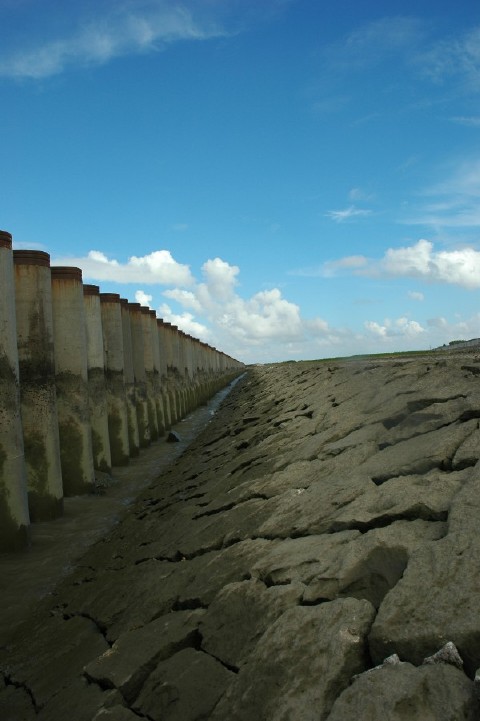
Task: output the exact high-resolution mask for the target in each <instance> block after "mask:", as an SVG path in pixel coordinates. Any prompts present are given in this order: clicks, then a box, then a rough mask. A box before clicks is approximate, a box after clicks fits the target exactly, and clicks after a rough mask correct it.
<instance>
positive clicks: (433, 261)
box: [378, 240, 480, 289]
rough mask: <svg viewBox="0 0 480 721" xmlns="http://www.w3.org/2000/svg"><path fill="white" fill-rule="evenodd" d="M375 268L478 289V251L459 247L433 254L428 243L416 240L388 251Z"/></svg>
mask: <svg viewBox="0 0 480 721" xmlns="http://www.w3.org/2000/svg"><path fill="white" fill-rule="evenodd" d="M378 269H379V270H380V272H381V273H385V274H387V275H392V276H410V277H414V278H423V279H424V280H426V281H431V282H439V283H451V284H454V285H460V286H462V287H464V288H469V289H473V288H478V287H480V252H479V251H477V250H474V249H473V248H462V249H459V250H441V251H437V252H435V251H434V250H433V243H432V242H431V241H429V240H419V241H418V243H416V244H415V245H412V246H409V247H406V248H396V249H394V248H389V249H388V250H387V252H386V253H385V256H384V258H383V259H382V260H381V261H380V263H379V264H378Z"/></svg>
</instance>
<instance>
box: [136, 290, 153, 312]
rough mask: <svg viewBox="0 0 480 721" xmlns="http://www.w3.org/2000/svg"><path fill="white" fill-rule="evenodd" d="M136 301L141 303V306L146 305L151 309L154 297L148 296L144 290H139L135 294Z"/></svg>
mask: <svg viewBox="0 0 480 721" xmlns="http://www.w3.org/2000/svg"><path fill="white" fill-rule="evenodd" d="M135 300H136V301H137V303H140V305H146V306H148V307H149V308H151V307H152V306H151V302H152V300H153V296H152V295H147V293H145V292H144V291H143V290H137V291H136V292H135Z"/></svg>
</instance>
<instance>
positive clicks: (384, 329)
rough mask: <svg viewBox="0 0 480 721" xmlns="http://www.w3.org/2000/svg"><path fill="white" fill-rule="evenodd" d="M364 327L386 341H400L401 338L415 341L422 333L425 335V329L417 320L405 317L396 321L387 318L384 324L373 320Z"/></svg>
mask: <svg viewBox="0 0 480 721" xmlns="http://www.w3.org/2000/svg"><path fill="white" fill-rule="evenodd" d="M364 326H365V328H366V329H367V331H368V332H369V333H371V334H373V335H374V336H376V337H378V338H382V339H385V340H387V339H391V338H396V339H398V338H399V337H401V336H403V337H406V338H408V339H414V338H416V337H417V336H418V335H420V334H421V333H425V328H423V327H422V326H421V325H420V323H418V322H417V321H416V320H409V319H408V318H406V317H405V316H402V317H400V318H397V319H396V320H391V319H390V318H385V320H384V321H383V324H380V323H377V322H376V321H371V320H370V321H365V323H364Z"/></svg>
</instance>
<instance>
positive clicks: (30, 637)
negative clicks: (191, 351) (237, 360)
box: [0, 352, 480, 721]
mask: <svg viewBox="0 0 480 721" xmlns="http://www.w3.org/2000/svg"><path fill="white" fill-rule="evenodd" d="M479 420H480V356H477V355H475V353H466V352H457V353H452V354H444V353H432V354H430V355H425V356H412V357H407V358H397V359H386V360H375V361H373V360H368V359H367V360H365V361H348V362H347V361H345V362H344V361H342V362H332V361H330V362H309V363H287V364H279V365H272V366H260V367H255V368H253V369H251V370H249V372H248V374H247V375H246V376H245V378H244V379H243V380H241V381H240V382H239V383H238V384H237V386H236V387H235V388H234V389H233V391H232V392H231V394H230V395H229V397H228V398H227V400H226V401H225V402H224V404H223V406H222V408H221V411H220V412H219V413H218V414H217V415H216V416H215V417H214V418H213V420H212V422H211V423H210V424H209V426H208V428H207V429H206V431H204V432H203V434H202V435H201V436H200V437H199V438H198V439H197V441H196V442H195V443H194V444H193V445H192V446H191V447H190V448H189V449H188V450H187V452H186V453H185V455H184V456H183V457H182V458H181V459H180V460H179V461H178V462H177V463H176V464H175V466H174V467H172V468H171V469H170V470H169V471H168V472H166V473H164V474H163V475H162V477H161V478H159V479H158V481H156V482H155V483H154V484H152V486H151V487H149V488H148V489H147V491H144V492H142V495H141V496H140V497H139V499H138V501H137V502H136V504H135V505H133V506H132V507H131V509H130V510H129V512H128V513H127V514H126V515H125V517H124V518H123V520H122V521H121V522H120V523H119V524H118V525H117V526H116V527H115V528H114V529H113V530H112V531H111V532H110V533H109V534H108V536H107V537H106V538H104V539H103V540H102V541H101V542H99V543H97V544H96V545H94V546H92V547H91V549H90V550H89V551H88V552H87V553H86V555H85V556H84V557H83V558H82V560H81V561H80V563H79V564H78V565H77V567H76V568H75V569H74V572H73V573H72V574H71V575H70V576H69V577H67V578H66V579H65V580H64V581H63V582H62V583H61V584H60V585H59V586H58V587H57V589H56V591H55V593H54V594H52V595H50V596H49V597H47V598H45V599H44V600H43V601H42V602H41V603H40V604H39V605H38V607H37V609H36V611H35V613H34V614H33V615H32V616H31V617H30V618H28V619H26V621H25V623H24V624H23V625H22V627H21V628H20V629H19V630H18V631H17V632H16V633H15V635H14V636H13V637H12V638H11V639H9V640H8V641H7V642H6V644H5V645H4V646H3V648H2V650H1V658H0V668H1V673H2V676H0V679H1V678H3V682H2V681H1V680H0V717H1V718H5V719H12V721H13V719H17V718H19V719H20V718H21V719H25V721H30V719H32V720H33V719H39V720H40V721H47V720H48V721H57V719H58V720H59V721H60V720H61V721H63V720H64V719H65V718H69V719H71V721H91V720H92V719H95V721H101V720H105V721H107V720H108V719H112V720H115V721H117V720H118V721H123V720H125V721H128V720H130V721H134V720H135V719H138V718H139V717H140V718H146V719H150V720H153V721H160V720H161V721H201V720H205V719H209V720H211V721H227V719H228V721H252V719H255V720H258V721H260V720H261V721H340V720H342V721H350V720H351V721H353V720H354V719H355V720H356V721H358V719H361V720H362V719H363V720H365V721H367V719H368V721H376V720H377V719H378V721H380V719H382V721H383V720H384V719H389V721H407V719H408V721H420V720H422V721H424V720H425V719H435V720H436V721H437V720H438V721H443V720H445V721H447V719H455V721H462V720H463V719H468V720H469V721H473V719H477V718H479V706H478V700H477V693H476V692H477V690H478V683H476V682H475V675H476V671H477V669H478V668H480V614H479V613H478V606H479V599H480V573H479V570H480V560H479V559H480V540H479V538H480V535H479V533H478V529H479V523H480V521H479V518H480V508H479V506H480V493H479V490H480V465H479V463H478V459H479V457H480V429H479ZM439 652H440V653H439Z"/></svg>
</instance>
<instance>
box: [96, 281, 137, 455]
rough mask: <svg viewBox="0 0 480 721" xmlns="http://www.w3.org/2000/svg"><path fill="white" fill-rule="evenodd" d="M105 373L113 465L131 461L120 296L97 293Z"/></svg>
mask: <svg viewBox="0 0 480 721" xmlns="http://www.w3.org/2000/svg"><path fill="white" fill-rule="evenodd" d="M100 305H101V312H102V327H103V345H104V353H105V356H104V357H105V361H104V362H105V376H106V386H107V402H108V430H109V436H110V451H111V454H112V464H113V465H114V466H124V465H126V464H127V463H128V462H129V460H130V445H129V441H128V414H127V397H126V392H125V384H124V377H123V368H124V353H123V324H122V307H121V304H120V296H119V295H117V293H100Z"/></svg>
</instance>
